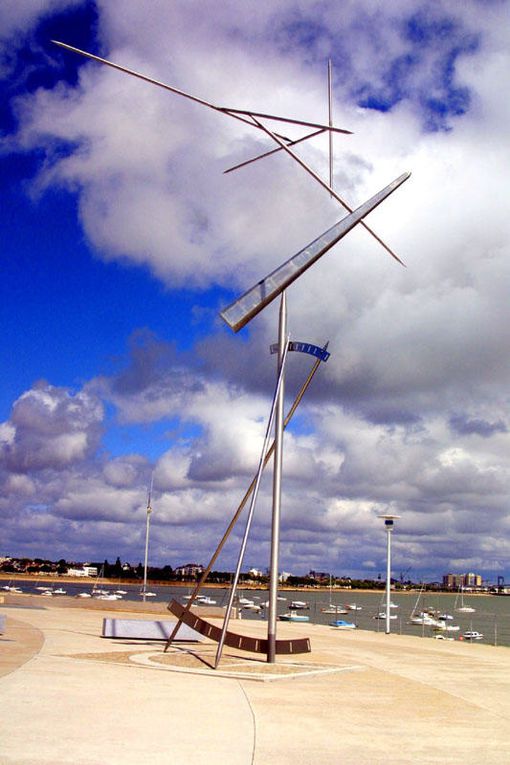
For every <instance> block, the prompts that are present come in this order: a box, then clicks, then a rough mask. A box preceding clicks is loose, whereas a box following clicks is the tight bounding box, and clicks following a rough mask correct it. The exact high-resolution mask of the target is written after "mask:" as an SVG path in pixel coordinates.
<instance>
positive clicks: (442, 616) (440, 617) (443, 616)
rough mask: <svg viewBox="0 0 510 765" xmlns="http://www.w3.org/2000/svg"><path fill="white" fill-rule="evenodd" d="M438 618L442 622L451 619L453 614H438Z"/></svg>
mask: <svg viewBox="0 0 510 765" xmlns="http://www.w3.org/2000/svg"><path fill="white" fill-rule="evenodd" d="M439 619H440V621H442V622H447V621H453V616H452V615H451V614H447V613H444V614H439Z"/></svg>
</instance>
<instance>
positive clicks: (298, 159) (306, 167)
mask: <svg viewBox="0 0 510 765" xmlns="http://www.w3.org/2000/svg"><path fill="white" fill-rule="evenodd" d="M252 119H253V122H254V123H255V124H256V125H257V126H258V127H259V128H260V129H261V130H263V131H264V133H267V135H268V136H270V137H271V138H272V139H273V141H274V142H275V143H277V144H278V146H280V147H281V148H282V149H283V150H284V151H286V152H287V154H290V156H291V157H293V158H294V159H295V160H296V162H297V163H298V165H301V167H302V168H303V170H306V172H307V173H308V174H309V175H311V176H312V178H315V180H316V181H317V183H318V184H320V185H321V186H322V187H323V188H324V189H326V191H329V193H330V195H331V196H332V197H333V198H334V199H336V201H337V202H339V203H340V204H341V205H342V207H344V208H345V209H346V210H347V211H348V212H350V213H352V212H353V209H352V207H350V206H349V205H348V204H347V202H346V201H345V200H344V199H342V197H341V196H339V195H338V194H337V193H336V191H333V189H332V188H331V186H328V184H327V183H326V181H323V180H322V178H321V177H320V175H317V173H316V172H315V171H314V170H312V168H311V167H310V166H309V165H307V164H306V162H303V160H302V159H301V157H299V156H298V155H297V154H296V153H295V152H294V151H292V149H291V148H290V147H289V145H288V144H285V143H284V142H283V141H282V140H281V138H279V136H277V135H276V133H273V131H272V130H270V129H269V128H268V127H266V126H265V125H263V124H262V122H260V121H259V120H258V119H257V118H256V117H255V116H254V115H253V114H252ZM360 223H361V225H362V226H363V228H364V229H366V230H367V231H368V233H369V234H371V235H372V236H373V237H374V239H375V240H376V242H379V244H380V245H381V246H382V247H384V249H385V250H386V252H388V253H389V254H390V255H391V257H392V258H395V260H397V261H398V262H399V263H400V265H401V266H405V263H403V262H402V261H401V260H400V258H399V257H398V255H396V254H395V253H394V252H393V250H392V249H391V248H390V247H388V245H387V244H385V243H384V242H383V240H382V239H381V237H380V236H378V235H377V234H376V233H375V231H374V230H373V229H371V228H370V226H369V225H368V224H367V223H365V221H363V220H362V221H360Z"/></svg>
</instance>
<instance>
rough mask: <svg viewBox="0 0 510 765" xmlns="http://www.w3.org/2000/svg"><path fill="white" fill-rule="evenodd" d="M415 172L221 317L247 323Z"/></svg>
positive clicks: (322, 237) (238, 326)
mask: <svg viewBox="0 0 510 765" xmlns="http://www.w3.org/2000/svg"><path fill="white" fill-rule="evenodd" d="M410 175H411V173H404V174H403V175H401V176H400V177H399V178H396V179H395V180H394V181H392V183H390V184H389V185H388V186H386V187H385V188H384V189H382V190H381V191H379V192H378V193H377V194H375V195H374V196H373V197H371V198H370V199H369V200H367V201H366V202H364V203H363V204H362V205H360V207H358V208H357V209H356V210H354V211H353V212H352V213H349V215H346V216H345V217H344V218H342V219H341V220H340V221H338V223H336V224H335V225H334V226H332V227H331V228H330V229H328V230H327V231H325V232H324V233H323V234H321V235H320V236H319V237H318V238H317V239H315V240H314V241H313V242H310V244H308V245H307V246H306V247H305V248H304V249H302V250H300V251H299V252H297V253H296V254H295V255H293V256H292V257H291V258H289V260H287V261H285V263H282V265H281V266H279V267H278V268H276V269H275V270H274V271H272V272H271V273H270V274H268V275H267V276H266V277H265V278H264V279H261V280H260V281H259V282H257V284H255V286H253V287H251V289H249V290H248V291H247V292H245V293H244V294H243V295H241V297H240V298H238V299H237V300H235V301H234V302H233V303H231V304H230V305H229V306H227V308H225V309H224V310H223V311H222V312H221V313H220V316H221V318H222V319H223V320H224V321H225V322H226V323H227V324H228V325H229V327H230V328H231V329H232V330H233V331H234V332H238V331H239V330H240V329H242V327H244V326H246V324H248V322H249V321H251V319H253V317H254V316H256V315H257V314H258V313H260V311H262V309H263V308H265V307H266V306H267V305H269V303H271V302H272V301H273V300H274V299H275V298H276V297H277V296H278V295H280V293H282V292H283V290H285V289H286V288H287V287H289V286H290V285H291V284H292V282H294V281H295V280H296V279H297V278H298V277H299V276H301V274H302V273H304V272H305V271H306V270H307V269H308V268H310V266H312V265H313V264H314V263H315V262H316V261H317V260H319V258H321V257H322V256H323V255H324V254H325V253H326V252H327V251H328V250H330V249H331V247H333V245H335V244H336V243H337V242H338V241H339V240H340V239H342V237H344V236H345V235H346V234H347V233H348V232H349V231H350V230H351V229H352V228H354V226H355V225H356V224H357V223H359V222H360V221H361V220H363V218H364V217H365V216H366V215H368V214H369V213H370V212H372V210H374V209H375V208H376V207H377V206H378V205H380V204H381V202H383V201H384V200H385V199H386V198H387V197H388V196H389V195H390V194H392V193H393V192H394V191H395V190H396V189H398V187H399V186H401V185H402V183H404V181H406V180H407V179H408V178H409V177H410Z"/></svg>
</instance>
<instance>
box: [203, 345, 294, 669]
mask: <svg viewBox="0 0 510 765" xmlns="http://www.w3.org/2000/svg"><path fill="white" fill-rule="evenodd" d="M288 350H289V340H288V338H285V346H284V347H283V349H282V351H283V353H282V359H281V365H280V369H279V372H278V378H277V380H276V387H275V391H274V396H273V402H272V404H271V413H270V415H269V420H268V423H267V429H266V435H265V438H264V444H263V446H262V452H261V455H260V461H259V467H258V470H257V478H256V481H255V487H254V489H253V493H252V495H251V503H250V509H249V511H248V517H247V519H246V526H245V529H244V534H243V540H242V542H241V548H240V550H239V557H238V559H237V566H236V570H235V574H234V579H233V581H232V588H231V590H230V597H229V599H228V603H227V608H226V610H225V618H224V620H223V628H222V630H221V637H220V639H219V641H218V648H217V650H216V661H215V663H214V668H215V669H216V668H217V666H218V664H219V663H220V659H221V654H222V652H223V644H224V642H225V636H226V634H227V628H228V623H229V620H230V614H231V612H232V605H233V603H234V597H235V594H236V590H237V585H238V583H239V576H240V574H241V567H242V565H243V560H244V553H245V551H246V545H247V543H248V535H249V533H250V528H251V522H252V520H253V511H254V510H255V503H256V502H257V497H258V493H259V486H260V479H261V478H262V472H263V470H264V460H265V457H266V454H267V450H268V447H269V439H270V438H271V430H272V427H273V421H274V419H275V413H277V411H278V403H279V401H280V394H281V391H282V386H283V376H284V373H285V361H286V358H287V352H288Z"/></svg>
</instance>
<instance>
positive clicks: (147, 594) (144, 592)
mask: <svg viewBox="0 0 510 765" xmlns="http://www.w3.org/2000/svg"><path fill="white" fill-rule="evenodd" d="M140 595H141V596H142V598H157V597H158V593H157V592H149V591H148V590H142V591H141V592H140Z"/></svg>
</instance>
